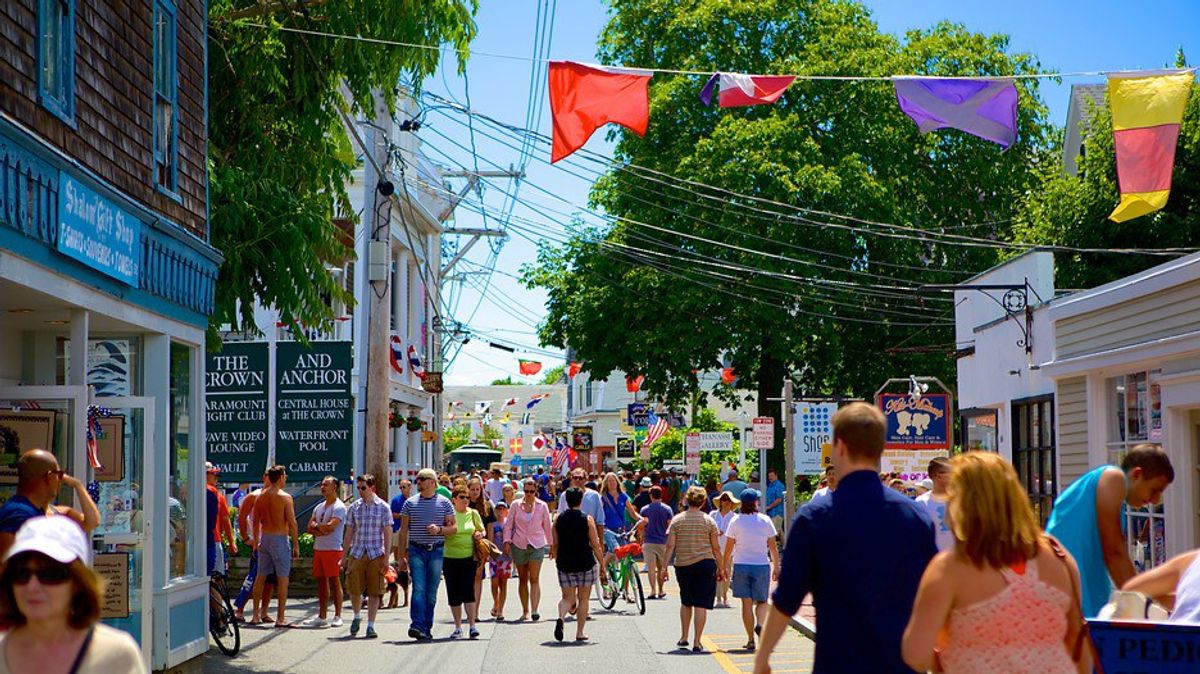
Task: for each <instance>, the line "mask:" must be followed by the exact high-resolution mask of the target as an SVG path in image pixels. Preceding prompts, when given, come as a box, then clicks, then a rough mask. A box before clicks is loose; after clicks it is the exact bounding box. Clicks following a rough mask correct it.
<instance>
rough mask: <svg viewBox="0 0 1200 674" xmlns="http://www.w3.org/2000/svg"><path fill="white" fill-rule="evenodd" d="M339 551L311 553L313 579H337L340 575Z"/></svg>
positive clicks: (340, 559) (316, 551) (340, 560)
mask: <svg viewBox="0 0 1200 674" xmlns="http://www.w3.org/2000/svg"><path fill="white" fill-rule="evenodd" d="M341 563H342V551H341V550H314V551H313V578H337V577H338V575H339V574H340V573H341V568H340V565H341Z"/></svg>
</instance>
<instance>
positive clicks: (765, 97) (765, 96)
mask: <svg viewBox="0 0 1200 674" xmlns="http://www.w3.org/2000/svg"><path fill="white" fill-rule="evenodd" d="M795 80H796V78H795V77H793V76H788V75H785V76H773V75H743V74H741V73H716V74H715V75H713V76H712V77H710V78H708V82H707V83H706V84H705V85H704V88H703V89H701V90H700V100H701V101H703V102H704V104H705V105H712V99H713V92H714V91H715V92H716V94H717V103H718V104H719V105H720V106H721V107H722V108H737V107H742V106H747V105H761V104H763V103H774V102H775V101H777V100H779V97H780V96H782V95H783V92H785V91H787V88H788V87H790V86H792V82H794V81H795Z"/></svg>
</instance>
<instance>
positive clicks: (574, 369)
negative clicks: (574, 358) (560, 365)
mask: <svg viewBox="0 0 1200 674" xmlns="http://www.w3.org/2000/svg"><path fill="white" fill-rule="evenodd" d="M582 369H583V363H574V362H573V363H571V364H570V365H568V366H567V377H568V378H570V379H574V378H575V375H577V374H579V371H580V370H582Z"/></svg>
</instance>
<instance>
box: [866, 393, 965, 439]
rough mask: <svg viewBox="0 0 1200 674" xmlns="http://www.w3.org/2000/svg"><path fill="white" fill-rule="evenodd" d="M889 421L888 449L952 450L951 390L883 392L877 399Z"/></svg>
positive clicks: (886, 437)
mask: <svg viewBox="0 0 1200 674" xmlns="http://www.w3.org/2000/svg"><path fill="white" fill-rule="evenodd" d="M876 402H877V404H878V405H879V409H881V410H883V416H884V418H885V419H886V421H887V435H886V436H885V440H884V444H883V448H884V449H940V450H942V451H946V452H948V451H950V446H951V444H952V441H953V437H952V435H953V425H952V423H951V419H950V413H951V405H950V394H949V393H925V394H923V395H921V396H919V397H918V396H913V395H910V394H908V393H881V394H879V396H878V397H877V398H876Z"/></svg>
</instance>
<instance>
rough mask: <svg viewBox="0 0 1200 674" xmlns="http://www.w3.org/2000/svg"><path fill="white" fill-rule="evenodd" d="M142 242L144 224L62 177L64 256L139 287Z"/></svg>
mask: <svg viewBox="0 0 1200 674" xmlns="http://www.w3.org/2000/svg"><path fill="white" fill-rule="evenodd" d="M141 238H142V223H141V221H139V220H138V219H137V218H135V217H134V216H133V215H131V214H129V213H127V212H125V211H124V210H122V209H121V208H119V207H118V206H117V205H116V204H114V203H112V202H111V201H109V200H108V199H105V198H104V197H102V196H100V195H99V194H97V193H96V192H94V191H92V190H91V189H89V188H88V187H86V186H85V185H84V184H83V183H81V182H79V181H78V180H75V179H74V178H72V177H71V176H69V175H67V174H66V173H60V174H59V179H58V251H59V252H60V253H62V254H64V255H66V256H67V257H71V258H74V259H76V260H78V261H80V262H82V263H83V264H86V265H87V266H89V267H91V268H92V269H95V270H97V271H100V272H103V273H105V274H107V275H109V276H111V277H113V278H115V279H117V280H119V281H123V282H125V283H128V284H129V285H131V286H135V287H136V286H137V284H138V269H139V268H140V267H141V264H142V249H141Z"/></svg>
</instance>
